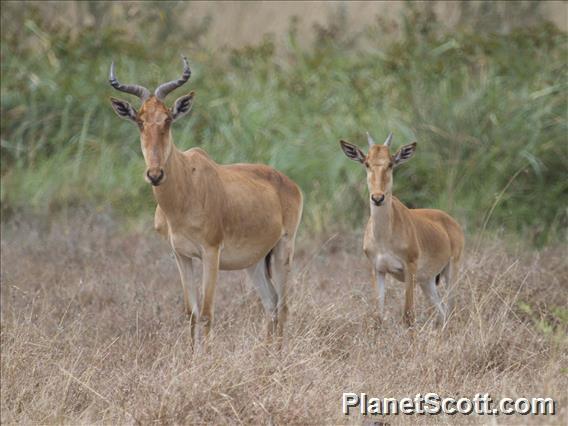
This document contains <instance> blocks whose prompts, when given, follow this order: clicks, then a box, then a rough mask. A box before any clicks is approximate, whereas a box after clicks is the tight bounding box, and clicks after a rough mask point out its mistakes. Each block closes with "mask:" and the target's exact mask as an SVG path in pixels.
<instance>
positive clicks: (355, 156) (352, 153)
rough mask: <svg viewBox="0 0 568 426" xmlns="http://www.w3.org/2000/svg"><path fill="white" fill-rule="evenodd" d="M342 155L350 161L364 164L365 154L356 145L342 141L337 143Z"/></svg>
mask: <svg viewBox="0 0 568 426" xmlns="http://www.w3.org/2000/svg"><path fill="white" fill-rule="evenodd" d="M339 144H340V145H341V149H342V150H343V153H344V154H345V155H347V157H349V158H351V159H352V160H355V161H358V162H359V163H364V162H365V154H364V153H363V151H361V149H360V148H359V147H358V146H357V145H353V144H352V143H349V142H346V141H344V140H341V141H339Z"/></svg>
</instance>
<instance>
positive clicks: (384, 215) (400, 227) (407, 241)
mask: <svg viewBox="0 0 568 426" xmlns="http://www.w3.org/2000/svg"><path fill="white" fill-rule="evenodd" d="M367 138H368V143H369V152H368V153H367V154H366V155H365V154H364V153H363V151H362V150H361V149H360V148H359V147H357V146H355V145H353V144H351V143H349V142H345V141H343V140H342V141H340V144H341V149H342V150H343V152H344V153H345V155H347V157H349V158H350V159H352V160H355V161H358V162H360V163H361V164H363V165H364V166H365V170H366V171H367V184H368V187H369V202H370V205H371V215H370V217H369V221H368V222H367V227H366V229H365V238H364V243H363V249H364V251H365V254H366V255H367V257H368V258H369V260H370V261H371V264H372V266H373V272H374V279H375V282H376V286H377V292H378V297H379V317H380V318H381V319H382V318H383V317H384V306H385V275H386V274H387V273H388V274H391V275H392V276H393V277H395V278H396V279H397V280H398V281H402V282H405V283H406V300H405V305H404V318H405V321H406V323H407V324H409V325H411V324H413V322H414V287H415V285H416V282H418V283H419V284H420V286H421V288H422V290H423V291H424V294H425V295H426V297H428V299H429V300H430V302H431V303H432V304H433V305H434V306H435V307H436V309H437V311H438V323H440V324H443V323H444V322H445V320H446V318H447V317H448V315H449V313H450V311H451V309H452V295H451V292H452V290H453V287H454V286H455V283H456V278H457V272H458V266H459V261H460V258H461V255H462V252H463V247H464V235H463V232H462V230H461V228H460V226H459V224H458V223H457V222H456V221H455V220H454V219H453V218H452V217H451V216H450V215H448V214H447V213H444V212H443V211H440V210H433V209H409V208H407V207H406V206H405V205H404V204H402V203H401V202H400V201H399V200H398V199H397V198H396V197H395V196H393V195H392V185H393V170H394V168H396V167H397V166H399V165H401V164H402V163H404V162H406V161H408V160H409V159H410V158H411V157H412V156H413V155H414V152H415V150H416V142H413V143H411V144H409V145H404V146H403V147H401V148H400V149H399V150H398V151H397V152H396V153H395V154H394V155H391V154H390V152H389V147H390V144H391V142H392V134H389V136H388V137H387V139H386V141H385V143H384V144H382V145H378V144H375V142H374V141H373V139H372V138H371V136H370V135H368V134H367ZM440 275H441V276H443V277H444V278H445V281H446V283H447V287H448V292H449V293H450V294H449V296H448V303H447V304H446V306H444V304H443V303H442V300H441V299H440V296H439V295H438V291H437V289H436V277H439V276H440Z"/></svg>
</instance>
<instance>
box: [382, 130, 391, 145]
mask: <svg viewBox="0 0 568 426" xmlns="http://www.w3.org/2000/svg"><path fill="white" fill-rule="evenodd" d="M391 142H392V132H391V133H389V135H388V136H387V138H386V140H385V143H384V144H383V145H385V146H391Z"/></svg>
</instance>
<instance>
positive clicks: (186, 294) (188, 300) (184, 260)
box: [174, 251, 199, 344]
mask: <svg viewBox="0 0 568 426" xmlns="http://www.w3.org/2000/svg"><path fill="white" fill-rule="evenodd" d="M174 254H175V257H176V264H177V267H178V270H179V274H180V276H181V286H182V288H183V303H184V306H185V312H186V314H187V316H188V318H189V327H190V330H191V342H192V344H193V342H194V338H195V323H196V322H197V320H198V316H199V299H198V294H197V289H196V288H195V287H193V285H192V281H191V279H192V275H193V261H192V260H191V258H190V257H185V256H183V255H181V254H178V253H176V252H175V251H174Z"/></svg>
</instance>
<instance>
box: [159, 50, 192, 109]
mask: <svg viewBox="0 0 568 426" xmlns="http://www.w3.org/2000/svg"><path fill="white" fill-rule="evenodd" d="M181 58H182V59H183V74H182V76H181V78H178V79H177V80H172V81H168V82H167V83H164V84H160V86H158V88H157V89H156V91H155V92H154V96H156V98H158V99H160V100H161V101H163V100H164V99H165V97H166V96H167V95H168V93H170V92H171V91H172V90H174V89H177V88H178V87H180V86H181V85H182V84H184V83H185V82H186V81H187V80H189V77H190V76H191V70H190V69H189V62H187V58H186V57H185V56H182V57H181Z"/></svg>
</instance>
